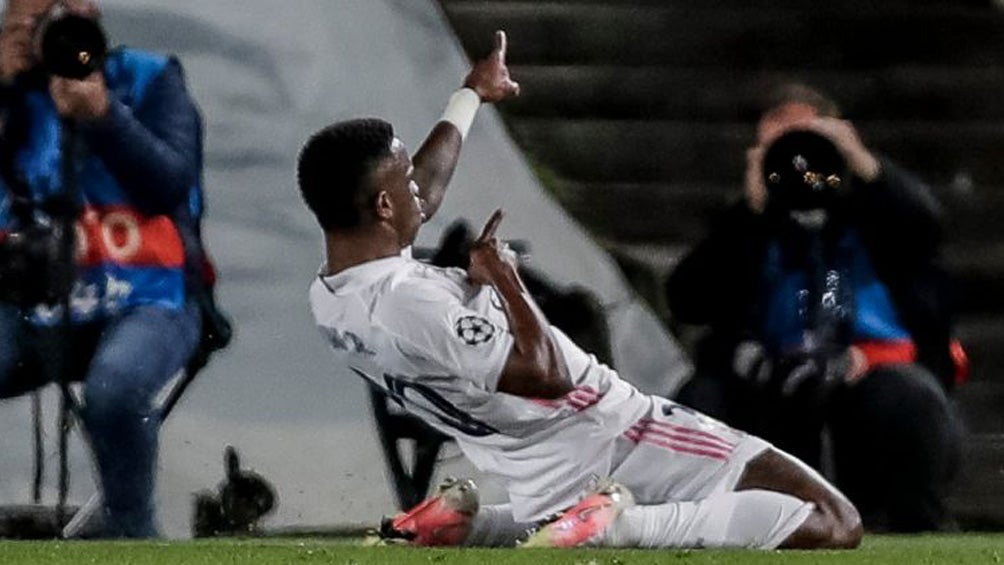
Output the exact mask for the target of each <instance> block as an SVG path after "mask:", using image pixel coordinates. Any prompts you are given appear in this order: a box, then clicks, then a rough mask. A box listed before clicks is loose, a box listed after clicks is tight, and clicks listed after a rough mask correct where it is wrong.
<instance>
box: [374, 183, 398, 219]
mask: <svg viewBox="0 0 1004 565" xmlns="http://www.w3.org/2000/svg"><path fill="white" fill-rule="evenodd" d="M373 214H374V215H375V216H376V217H377V218H378V219H380V220H389V219H391V217H393V216H394V203H393V202H392V201H391V198H390V193H388V192H387V191H386V190H381V191H380V192H378V193H377V195H376V198H375V199H374V200H373Z"/></svg>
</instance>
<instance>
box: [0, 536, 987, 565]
mask: <svg viewBox="0 0 1004 565" xmlns="http://www.w3.org/2000/svg"><path fill="white" fill-rule="evenodd" d="M1002 559H1004V534H966V535H930V536H869V537H866V538H865V542H864V544H863V545H862V547H861V548H860V549H858V550H855V551H839V552H837V551H834V552H830V551H823V552H800V551H787V552H771V551H710V550H701V551H656V550H648V551H646V550H609V549H603V550H589V549H582V550H513V549H413V548H407V547H363V546H362V545H361V542H359V541H358V540H356V541H344V540H343V541H331V540H316V539H275V538H269V539H243V540H212V541H191V542H57V541H48V542H0V564H8V563H10V564H15V563H16V564H18V565H35V564H37V563H46V564H67V565H71V564H72V565H85V564H89V563H102V564H104V563H128V564H130V565H146V564H150V565H174V564H186V565H187V564H191V565H201V564H206V565H208V564H213V565H217V564H234V565H237V564H241V565H243V564H248V565H266V564H273V563H274V564H283V565H286V564H311V563H325V564H344V565H350V564H353V565H354V564H366V563H386V564H395V565H397V564H403V565H407V564H411V563H416V564H418V563H421V564H433V565H438V564H444V565H447V564H466V563H472V564H473V563H477V564H493V565H494V564H496V563H497V564H502V565H504V564H508V563H513V564H516V563H519V564H527V563H528V564H532V565H551V564H558V563H561V564H565V563H567V564H576V565H642V564H646V563H670V564H677V565H698V564H722V565H731V564H746V563H763V564H768V563H770V564H773V563H780V564H786V563H812V564H817V563H819V564H828V563H861V564H865V563H867V564H869V565H881V564H885V563H909V564H917V565H922V564H939V565H940V564H954V563H984V564H988V565H996V564H998V563H1001V560H1002Z"/></svg>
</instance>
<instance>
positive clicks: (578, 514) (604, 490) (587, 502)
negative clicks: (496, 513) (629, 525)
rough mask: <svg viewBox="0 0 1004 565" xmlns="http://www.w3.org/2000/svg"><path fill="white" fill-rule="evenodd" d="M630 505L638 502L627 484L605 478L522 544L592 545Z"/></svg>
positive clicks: (549, 545)
mask: <svg viewBox="0 0 1004 565" xmlns="http://www.w3.org/2000/svg"><path fill="white" fill-rule="evenodd" d="M630 506H634V497H633V496H632V495H631V491H629V490H628V489H627V487H625V486H623V485H620V484H617V483H614V482H612V481H609V480H608V481H604V482H601V483H600V484H599V485H597V486H596V488H595V489H593V490H592V492H590V493H589V494H587V495H586V497H585V498H583V499H582V500H581V501H580V502H579V503H578V504H576V505H575V506H572V507H571V508H569V509H568V510H565V511H564V512H562V513H561V514H560V515H559V516H558V518H557V519H556V520H554V521H551V522H548V523H547V524H545V525H544V526H543V527H541V528H540V529H538V530H536V531H535V532H533V533H532V534H531V535H530V537H529V538H527V539H526V541H524V542H523V543H522V544H520V547H521V548H533V547H580V546H584V545H589V544H590V543H593V542H596V541H598V539H599V537H600V535H601V534H603V532H605V531H606V529H607V528H608V527H609V526H610V524H612V523H613V521H614V520H616V519H617V517H618V516H620V513H621V511H622V510H623V509H625V508H628V507H630Z"/></svg>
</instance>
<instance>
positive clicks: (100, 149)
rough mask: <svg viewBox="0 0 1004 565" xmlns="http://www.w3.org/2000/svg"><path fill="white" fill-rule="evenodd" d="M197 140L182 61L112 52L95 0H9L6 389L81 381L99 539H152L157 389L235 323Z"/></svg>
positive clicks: (197, 122)
mask: <svg viewBox="0 0 1004 565" xmlns="http://www.w3.org/2000/svg"><path fill="white" fill-rule="evenodd" d="M201 135H202V134H201V118H200V116H199V113H198V110H197V108H196V105H195V103H194V101H193V100H192V98H191V96H190V95H189V93H188V91H187V88H186V86H185V81H184V77H183V75H182V70H181V66H180V64H179V62H178V61H177V60H176V59H174V58H173V57H167V56H162V55H158V54H154V53H149V52H145V51H139V50H135V49H128V48H118V49H114V50H111V51H107V52H106V46H105V37H104V33H103V31H102V29H101V26H100V19H99V14H98V10H97V7H96V5H95V4H94V3H93V2H92V1H90V0H66V1H54V0H8V1H7V3H6V9H5V11H4V14H3V24H2V30H0V173H2V174H0V263H2V267H0V398H9V397H12V396H16V395H20V394H23V393H25V392H28V391H30V390H33V389H36V388H38V387H40V386H42V385H45V384H47V383H49V382H54V381H58V382H67V381H71V380H72V381H82V382H83V406H82V410H81V416H82V419H83V422H84V424H85V426H86V429H87V432H88V436H89V438H90V440H91V445H92V448H93V452H94V455H95V459H96V462H97V467H98V471H99V478H100V484H101V490H102V494H103V515H102V518H103V529H102V534H103V535H104V536H107V537H148V536H153V535H156V533H157V527H156V524H155V519H154V501H153V490H154V488H153V487H154V477H155V470H156V463H157V450H158V431H159V426H160V417H159V413H158V408H157V407H156V405H155V401H154V399H155V397H156V396H157V395H158V393H160V392H161V390H162V389H163V388H164V387H165V385H166V384H167V383H168V382H169V380H170V379H171V377H172V376H173V375H174V374H176V373H177V371H178V370H179V369H182V368H184V367H186V366H187V367H188V368H189V370H192V369H193V368H197V366H198V365H199V364H201V363H204V362H205V359H206V356H207V355H208V352H209V351H211V350H212V349H214V348H218V347H221V346H222V345H224V344H225V342H226V339H227V337H228V336H229V326H228V325H227V323H226V320H225V318H223V317H222V316H221V314H220V313H219V312H218V311H217V310H216V308H215V307H214V305H213V300H212V285H213V282H214V277H213V274H212V273H213V271H212V267H211V264H210V263H209V261H208V259H207V257H206V254H205V252H204V249H203V246H202V243H201V235H200V222H201V216H202V208H203V194H202V187H201V182H202V179H201V176H202V171H201V167H202V138H201ZM67 305H68V306H69V308H66V306H67ZM53 359H59V362H58V363H53V362H51V361H52V360H53Z"/></svg>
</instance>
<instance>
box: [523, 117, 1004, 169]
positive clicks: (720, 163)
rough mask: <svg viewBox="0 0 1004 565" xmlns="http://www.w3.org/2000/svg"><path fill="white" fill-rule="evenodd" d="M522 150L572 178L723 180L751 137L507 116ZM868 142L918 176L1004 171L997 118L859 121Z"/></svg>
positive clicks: (749, 129)
mask: <svg viewBox="0 0 1004 565" xmlns="http://www.w3.org/2000/svg"><path fill="white" fill-rule="evenodd" d="M509 123H510V125H511V130H512V132H513V133H514V135H515V137H516V139H517V141H518V143H519V144H520V146H521V147H523V149H524V150H525V151H527V152H528V153H529V154H530V155H532V156H533V157H534V159H535V160H536V161H538V162H541V163H546V166H548V167H551V168H553V169H554V170H555V172H557V173H558V174H560V175H562V176H565V177H568V178H572V179H575V180H588V181H618V180H624V179H631V180H633V181H637V182H652V181H664V180H666V179H672V180H673V181H674V182H683V183H692V182H729V181H731V180H733V179H737V178H742V173H743V169H744V166H745V165H744V162H743V161H744V160H743V158H742V156H743V155H744V153H745V149H746V147H747V146H748V144H749V143H750V140H751V139H752V138H753V133H754V128H753V125H752V124H749V123H741V122H735V123H728V124H705V123H695V122H685V121H640V120H638V121H626V120H599V119H582V120H562V119H550V118H524V119H512V120H510V122H509ZM856 125H857V127H858V130H859V132H860V133H861V136H862V138H863V139H864V140H865V142H866V143H867V144H868V145H869V146H870V147H874V148H876V149H877V150H880V151H882V152H883V153H885V154H887V155H889V156H890V157H892V158H893V159H895V160H897V161H898V162H900V163H902V164H903V165H905V166H906V167H907V168H910V169H912V170H918V171H923V175H924V178H926V179H927V180H928V181H929V182H932V183H935V184H946V183H948V182H950V181H952V180H953V179H954V178H955V177H957V176H958V175H960V174H962V175H964V176H965V177H966V178H967V179H968V180H967V182H970V181H971V182H972V183H975V185H977V186H980V185H996V184H997V183H998V181H999V179H1001V178H1004V160H1002V159H1000V154H999V150H998V148H999V147H1000V146H1001V144H1002V142H1004V122H973V123H956V122H952V123H939V122H878V121H859V122H857V124H856Z"/></svg>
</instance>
